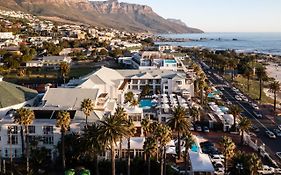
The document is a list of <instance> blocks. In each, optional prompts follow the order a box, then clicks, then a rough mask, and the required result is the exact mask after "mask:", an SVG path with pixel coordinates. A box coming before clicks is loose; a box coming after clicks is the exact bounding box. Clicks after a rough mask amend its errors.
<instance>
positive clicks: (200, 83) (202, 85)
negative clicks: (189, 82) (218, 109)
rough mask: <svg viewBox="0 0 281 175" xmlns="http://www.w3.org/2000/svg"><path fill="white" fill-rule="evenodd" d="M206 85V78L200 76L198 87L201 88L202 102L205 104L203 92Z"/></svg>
mask: <svg viewBox="0 0 281 175" xmlns="http://www.w3.org/2000/svg"><path fill="white" fill-rule="evenodd" d="M205 86H206V82H205V79H203V78H200V79H199V82H198V88H199V90H200V102H201V105H202V104H203V102H204V99H203V98H204V97H203V96H204V93H203V90H204V88H205Z"/></svg>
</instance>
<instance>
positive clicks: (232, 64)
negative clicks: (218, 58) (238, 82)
mask: <svg viewBox="0 0 281 175" xmlns="http://www.w3.org/2000/svg"><path fill="white" fill-rule="evenodd" d="M237 65H238V60H237V59H235V58H230V59H229V60H228V67H229V68H230V69H231V70H232V73H231V79H232V81H233V79H234V71H235V69H236V68H237Z"/></svg>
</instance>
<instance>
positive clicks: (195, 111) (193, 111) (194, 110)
mask: <svg viewBox="0 0 281 175" xmlns="http://www.w3.org/2000/svg"><path fill="white" fill-rule="evenodd" d="M189 114H190V116H191V117H192V118H193V121H199V119H200V111H199V109H198V108H196V107H194V106H192V107H191V108H190V109H189Z"/></svg>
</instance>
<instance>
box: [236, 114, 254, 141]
mask: <svg viewBox="0 0 281 175" xmlns="http://www.w3.org/2000/svg"><path fill="white" fill-rule="evenodd" d="M251 126H252V122H251V120H249V119H248V118H246V117H241V119H240V121H239V123H238V127H239V130H240V132H242V134H241V144H242V145H243V144H244V134H245V132H247V131H249V129H250V128H251Z"/></svg>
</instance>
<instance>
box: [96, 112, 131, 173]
mask: <svg viewBox="0 0 281 175" xmlns="http://www.w3.org/2000/svg"><path fill="white" fill-rule="evenodd" d="M99 134H100V139H101V141H102V144H103V145H109V149H110V150H111V174H112V175H115V145H116V142H117V141H118V139H120V136H126V135H127V134H128V127H127V124H126V122H125V121H124V120H120V119H118V118H116V117H114V116H109V117H105V118H104V120H103V121H100V131H99Z"/></svg>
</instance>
